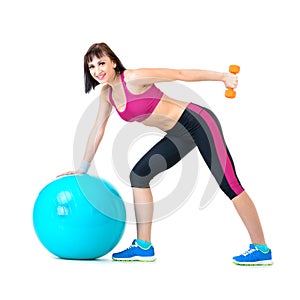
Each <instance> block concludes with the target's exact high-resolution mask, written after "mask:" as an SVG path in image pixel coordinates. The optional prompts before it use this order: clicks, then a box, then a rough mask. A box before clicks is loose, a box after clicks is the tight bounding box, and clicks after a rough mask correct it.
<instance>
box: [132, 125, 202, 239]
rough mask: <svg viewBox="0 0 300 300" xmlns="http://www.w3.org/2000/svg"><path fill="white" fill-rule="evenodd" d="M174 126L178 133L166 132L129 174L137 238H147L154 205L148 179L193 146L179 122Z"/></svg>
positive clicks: (171, 164)
mask: <svg viewBox="0 0 300 300" xmlns="http://www.w3.org/2000/svg"><path fill="white" fill-rule="evenodd" d="M178 127H179V128H177V129H176V130H179V131H180V133H181V135H180V136H174V135H172V134H170V133H168V134H167V135H166V136H165V137H164V138H163V139H161V140H160V141H159V142H158V143H157V144H155V145H154V146H153V147H152V148H151V149H150V150H149V151H148V152H147V153H146V154H145V155H144V156H143V157H142V158H141V159H140V160H139V161H138V162H137V164H136V165H135V166H134V168H133V170H132V171H131V174H130V181H131V185H132V188H133V198H134V208H135V216H136V225H137V238H138V239H141V240H144V241H149V242H150V241H151V228H152V218H153V211H154V206H153V197H152V192H151V189H150V181H151V180H152V179H153V178H154V177H155V176H156V175H158V174H160V173H162V172H164V171H165V170H167V169H169V168H171V167H172V166H174V165H175V164H176V163H178V162H179V161H180V160H181V159H182V158H183V157H184V156H185V155H186V154H187V153H189V152H190V151H191V150H192V149H193V148H195V147H196V145H195V143H194V141H193V139H192V138H191V136H190V135H189V134H188V132H187V131H186V130H184V131H183V132H182V129H183V128H182V126H181V125H178Z"/></svg>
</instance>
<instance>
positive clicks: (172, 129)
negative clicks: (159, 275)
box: [62, 43, 272, 265]
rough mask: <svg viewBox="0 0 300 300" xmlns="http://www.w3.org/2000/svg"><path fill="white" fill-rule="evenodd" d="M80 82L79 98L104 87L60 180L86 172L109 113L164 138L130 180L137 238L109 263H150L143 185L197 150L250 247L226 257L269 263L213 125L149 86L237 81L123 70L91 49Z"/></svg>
mask: <svg viewBox="0 0 300 300" xmlns="http://www.w3.org/2000/svg"><path fill="white" fill-rule="evenodd" d="M84 75H85V92H86V93H88V92H89V91H91V90H92V89H94V88H95V87H96V86H97V85H98V84H104V85H103V87H102V89H101V95H100V103H99V111H98V114H97V117H96V121H95V124H94V126H93V128H92V130H91V132H90V135H89V139H88V142H87V146H86V151H85V154H84V157H83V160H82V163H81V166H80V168H79V169H78V170H75V171H70V172H67V173H64V174H62V175H70V174H82V173H86V172H87V171H88V169H89V166H90V164H91V161H92V160H93V158H94V156H95V153H96V151H97V149H98V146H99V144H100V142H101V140H102V137H103V134H104V131H105V127H106V124H107V121H108V119H109V116H110V113H111V111H112V107H114V108H115V109H116V111H117V112H118V114H119V115H120V117H121V118H122V119H123V120H125V121H128V122H133V121H137V122H141V123H143V124H144V125H146V126H153V127H157V128H159V129H161V130H162V131H164V132H165V133H166V135H165V136H164V137H163V138H162V139H161V140H160V141H159V142H158V143H157V144H156V145H154V146H153V147H152V148H151V149H150V150H149V151H148V152H147V153H146V154H145V155H144V156H143V157H142V158H141V159H140V160H139V161H138V163H137V164H136V165H135V167H134V168H133V170H132V171H131V173H130V182H131V186H132V189H133V197H134V206H135V215H136V224H137V238H136V239H135V240H134V241H133V243H132V245H131V246H130V247H129V248H127V249H126V250H124V251H122V252H119V253H114V254H113V256H112V258H113V259H114V260H118V261H124V260H125V261H128V260H140V261H153V260H155V253H154V248H153V245H152V243H151V226H152V217H153V207H154V205H153V197H152V194H151V188H150V181H151V179H153V178H154V177H155V176H156V175H157V174H159V173H161V172H163V171H165V170H166V169H169V168H171V167H172V166H174V165H175V164H176V163H177V162H179V161H180V160H181V159H182V158H183V157H184V156H185V155H186V154H187V153H189V152H190V151H191V150H192V149H194V148H195V147H197V148H198V149H199V151H200V153H201V155H202V157H203V159H204V161H205V162H206V164H207V165H208V167H209V168H210V170H211V172H212V174H213V176H214V177H215V178H216V181H217V182H218V184H219V186H220V188H221V189H222V191H223V192H224V193H225V194H226V195H227V196H228V197H229V199H231V200H232V203H233V205H234V207H235V208H236V210H237V212H238V214H239V216H240V217H241V219H242V221H243V222H244V224H245V226H246V228H247V230H248V233H249V236H250V239H251V244H250V248H249V249H248V250H247V251H246V252H245V253H243V254H241V255H239V256H235V257H233V262H234V263H236V264H241V265H270V264H272V254H271V250H270V249H269V248H268V247H267V245H266V242H265V238H264V234H263V230H262V227H261V224H260V220H259V217H258V214H257V211H256V208H255V206H254V204H253V202H252V200H251V199H250V197H249V196H248V194H247V193H246V191H245V190H244V188H243V187H242V185H241V183H240V181H239V179H238V177H237V175H236V172H235V168H234V163H233V160H232V158H231V156H230V153H229V150H228V148H227V146H226V143H225V141H224V137H223V134H222V129H221V126H220V123H219V121H218V119H217V118H216V116H215V115H214V114H213V113H212V112H211V111H210V110H209V109H207V108H205V107H201V106H199V105H196V104H194V103H190V102H185V101H178V100H175V99H172V98H170V97H168V95H166V94H164V93H163V92H162V91H161V90H160V89H158V88H157V87H156V86H155V83H157V82H166V81H174V80H181V81H222V82H223V83H224V84H225V87H226V88H235V87H236V86H237V83H238V82H237V77H236V76H235V75H232V74H230V73H220V72H214V71H204V70H197V69H193V70H191V69H190V70H177V69H135V70H128V69H126V68H125V67H124V66H123V64H122V63H121V61H120V59H119V58H118V57H117V56H116V55H115V53H114V52H113V51H112V50H111V49H110V48H109V47H108V45H107V44H105V43H98V44H94V45H92V46H91V47H90V48H89V49H88V51H87V53H86V54H85V56H84ZM157 154H158V155H157ZM159 157H160V158H161V157H163V158H164V159H165V162H166V164H162V163H161V159H159Z"/></svg>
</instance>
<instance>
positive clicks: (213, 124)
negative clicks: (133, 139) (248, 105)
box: [130, 103, 244, 199]
mask: <svg viewBox="0 0 300 300" xmlns="http://www.w3.org/2000/svg"><path fill="white" fill-rule="evenodd" d="M196 146H197V147H198V149H199V151H200V153H201V155H202V157H203V159H204V161H205V163H206V164H207V166H208V167H209V169H210V170H211V172H212V174H213V176H214V177H215V179H216V181H217V182H218V184H219V186H220V188H221V189H222V191H223V192H224V193H225V194H226V195H227V196H228V197H229V198H230V199H233V198H234V197H236V196H237V195H239V194H240V193H242V192H243V190H244V189H243V187H242V186H241V184H240V182H239V179H238V177H237V175H236V172H235V167H234V163H233V160H232V158H231V156H230V153H229V151H228V148H227V146H226V143H225V141H224V137H223V133H222V129H221V125H220V123H219V121H218V119H217V118H216V116H215V115H214V114H213V112H212V111H210V110H209V109H207V108H204V107H201V106H199V105H196V104H193V103H190V104H189V105H188V106H187V108H186V109H185V111H184V112H183V114H182V115H181V117H180V118H179V120H178V121H177V123H176V124H175V126H174V127H173V128H171V129H170V130H168V131H166V135H165V136H164V137H163V138H162V139H161V140H160V141H159V142H158V143H157V144H155V145H154V146H153V147H152V148H151V149H150V150H149V151H148V152H147V153H146V154H145V155H144V156H143V157H142V158H141V159H140V160H139V161H138V162H137V164H136V165H135V166H134V168H133V169H132V171H131V173H130V182H131V186H132V187H136V188H149V187H150V181H151V180H152V179H153V178H154V177H155V176H156V175H157V174H159V173H161V172H163V171H165V170H167V169H169V168H171V167H172V166H174V165H175V164H176V163H177V162H179V161H180V160H181V159H182V158H183V157H184V156H185V155H186V154H188V153H189V152H190V151H191V150H192V149H194V148H195V147H196Z"/></svg>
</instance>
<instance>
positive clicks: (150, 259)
mask: <svg viewBox="0 0 300 300" xmlns="http://www.w3.org/2000/svg"><path fill="white" fill-rule="evenodd" d="M112 259H113V260H114V261H128V262H130V261H141V262H153V261H155V260H156V257H153V256H150V257H149V256H148V257H147V256H133V257H129V258H118V257H113V258H112Z"/></svg>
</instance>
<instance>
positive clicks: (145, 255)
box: [112, 240, 156, 261]
mask: <svg viewBox="0 0 300 300" xmlns="http://www.w3.org/2000/svg"><path fill="white" fill-rule="evenodd" d="M112 259H113V260H117V261H155V259H156V258H155V254H154V248H153V246H152V244H151V245H150V246H149V247H148V248H142V247H141V246H140V245H138V243H137V241H136V240H134V241H133V242H132V245H131V246H130V247H129V248H127V249H125V250H124V251H121V252H118V253H114V254H113V255H112Z"/></svg>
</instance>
